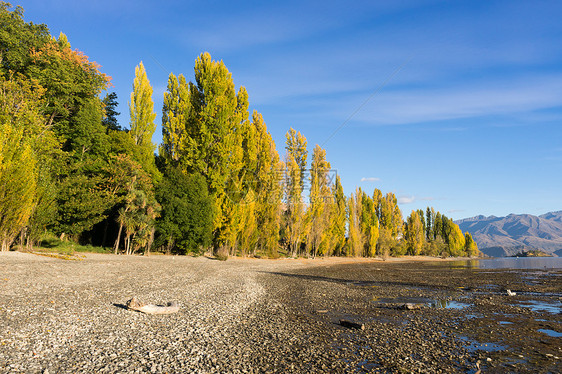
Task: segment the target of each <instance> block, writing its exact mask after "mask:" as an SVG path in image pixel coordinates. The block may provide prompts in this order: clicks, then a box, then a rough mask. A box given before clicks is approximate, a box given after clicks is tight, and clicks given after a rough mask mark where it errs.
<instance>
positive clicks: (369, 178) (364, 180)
mask: <svg viewBox="0 0 562 374" xmlns="http://www.w3.org/2000/svg"><path fill="white" fill-rule="evenodd" d="M380 180H381V179H380V178H375V177H363V178H361V182H378V181H380Z"/></svg>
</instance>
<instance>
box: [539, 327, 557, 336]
mask: <svg viewBox="0 0 562 374" xmlns="http://www.w3.org/2000/svg"><path fill="white" fill-rule="evenodd" d="M538 331H539V332H542V333H544V334H546V335H548V336H552V337H553V338H561V337H562V332H558V331H554V330H549V329H539V330H538Z"/></svg>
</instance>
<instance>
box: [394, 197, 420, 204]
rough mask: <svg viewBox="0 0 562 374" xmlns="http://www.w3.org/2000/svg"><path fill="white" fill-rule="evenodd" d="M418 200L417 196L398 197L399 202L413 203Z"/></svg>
mask: <svg viewBox="0 0 562 374" xmlns="http://www.w3.org/2000/svg"><path fill="white" fill-rule="evenodd" d="M414 201H416V198H415V196H399V197H398V204H412V203H413V202H414Z"/></svg>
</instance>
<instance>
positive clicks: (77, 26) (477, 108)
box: [14, 0, 562, 219]
mask: <svg viewBox="0 0 562 374" xmlns="http://www.w3.org/2000/svg"><path fill="white" fill-rule="evenodd" d="M16 4H19V5H22V6H23V7H24V9H25V19H26V21H32V22H34V23H46V24H47V25H48V26H49V28H50V30H51V34H53V35H58V34H59V32H61V31H62V32H64V33H65V34H66V35H67V36H68V39H69V41H70V43H71V44H72V47H73V48H77V49H79V50H81V51H83V52H84V53H85V54H86V55H88V56H89V57H90V59H91V60H94V61H97V62H98V63H99V64H101V65H102V69H101V70H102V71H103V72H104V73H106V74H108V75H110V76H112V77H113V81H112V82H113V85H114V87H113V88H112V90H113V91H115V92H116V93H117V95H118V98H119V99H118V100H119V102H120V107H119V111H121V112H122V114H121V116H120V123H121V125H125V126H128V107H127V102H128V99H129V95H130V92H131V90H132V82H133V77H134V68H135V66H136V65H137V64H138V63H139V61H141V60H142V61H143V62H144V64H145V67H146V69H147V73H148V76H149V79H150V81H151V83H152V85H153V87H154V101H155V110H156V112H157V114H158V116H157V123H158V124H159V125H160V113H161V107H162V95H163V92H164V90H165V88H166V84H167V77H168V74H169V73H170V72H174V73H175V74H180V73H182V74H184V75H185V76H186V77H187V78H188V79H190V80H193V65H194V60H195V59H196V57H197V56H198V55H199V54H200V53H201V52H203V51H208V52H210V53H211V55H212V57H213V59H216V60H223V61H224V63H225V64H226V66H227V67H228V69H229V70H230V71H231V72H232V75H233V78H234V82H235V84H236V86H237V87H238V86H245V87H246V88H247V90H248V93H249V99H250V110H253V109H256V110H257V111H259V112H261V113H262V114H263V116H264V119H265V121H266V123H267V125H268V129H269V131H270V132H271V133H272V135H273V138H274V140H275V142H276V144H277V149H278V150H279V152H280V153H281V154H283V153H284V150H283V147H284V140H285V137H284V136H285V133H286V132H287V130H288V129H289V127H293V128H295V129H296V130H298V131H300V132H302V133H303V134H304V135H305V136H306V137H307V139H308V144H309V150H310V151H312V148H313V146H314V144H320V145H322V146H323V147H324V148H326V151H327V158H328V161H330V162H331V164H332V167H333V168H334V169H336V170H337V172H338V174H339V175H340V176H341V177H342V181H343V186H344V189H345V192H346V194H349V193H351V192H352V191H353V190H354V189H355V187H356V186H360V187H361V188H363V189H364V190H366V191H367V192H368V193H371V192H372V190H373V189H374V188H375V187H376V188H379V189H381V190H382V191H383V192H389V191H392V192H394V193H395V194H396V195H397V196H398V198H399V201H400V207H401V209H402V211H403V213H404V216H406V215H408V214H409V213H410V211H411V210H412V209H419V208H425V207H426V206H428V205H430V206H434V207H435V208H436V209H437V210H440V211H441V212H442V213H444V214H446V215H448V216H449V217H452V218H454V219H459V218H465V217H470V216H474V215H478V214H484V215H496V216H503V215H507V214H510V213H530V214H543V213H546V212H548V211H553V210H562V193H561V192H562V43H561V42H560V41H561V40H562V22H560V16H561V15H562V2H559V1H515V0H512V1H475V0H471V1H407V0H404V1H353V2H349V1H347V2H346V1H308V2H307V1H302V0H301V1H283V2H267V1H238V2H232V1H196V2H191V1H163V2H156V1H148V0H134V1H133V0H131V1H129V0H127V1H117V0H113V1H105V0H101V1H96V0H91V1H88V2H83V1H70V0H69V1H67V0H59V1H48V0H39V1H34V0H30V1H22V2H19V3H14V5H16ZM342 125H343V126H342ZM340 127H341V128H340ZM338 128H340V130H339V131H337V132H335V134H334V131H336V130H337V129H338ZM161 139H162V135H161V127H160V126H159V127H158V128H157V130H156V133H155V135H154V138H153V140H154V141H155V142H156V143H159V142H160V141H161Z"/></svg>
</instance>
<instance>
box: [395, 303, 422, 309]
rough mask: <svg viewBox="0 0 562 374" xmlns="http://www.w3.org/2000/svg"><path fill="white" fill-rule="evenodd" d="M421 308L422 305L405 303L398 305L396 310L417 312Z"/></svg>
mask: <svg viewBox="0 0 562 374" xmlns="http://www.w3.org/2000/svg"><path fill="white" fill-rule="evenodd" d="M421 308H422V304H414V303H406V304H403V305H400V306H399V307H397V308H396V309H399V310H418V309H421Z"/></svg>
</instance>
